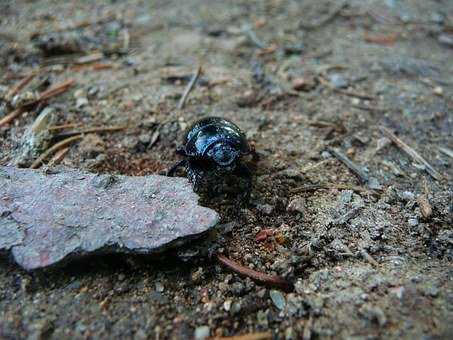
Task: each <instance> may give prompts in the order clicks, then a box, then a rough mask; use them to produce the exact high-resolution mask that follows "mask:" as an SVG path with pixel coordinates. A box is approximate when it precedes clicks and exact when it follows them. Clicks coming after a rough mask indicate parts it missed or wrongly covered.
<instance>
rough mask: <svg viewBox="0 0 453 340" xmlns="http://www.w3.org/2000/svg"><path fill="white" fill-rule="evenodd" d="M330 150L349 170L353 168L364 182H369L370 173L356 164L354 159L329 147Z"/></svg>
mask: <svg viewBox="0 0 453 340" xmlns="http://www.w3.org/2000/svg"><path fill="white" fill-rule="evenodd" d="M328 151H329V152H330V153H331V154H332V155H333V156H334V157H335V158H337V159H338V160H339V161H341V162H342V163H343V164H344V165H346V166H347V167H348V168H349V170H351V171H352V172H353V173H354V174H355V175H356V176H357V177H358V178H359V180H360V181H361V182H362V183H368V181H369V179H370V178H369V177H368V175H367V174H366V173H365V172H364V171H363V170H362V169H361V168H360V167H359V166H358V165H356V164H355V163H354V162H353V161H351V160H350V159H349V158H348V157H346V156H345V155H343V154H342V153H341V152H339V151H337V150H335V149H332V148H328Z"/></svg>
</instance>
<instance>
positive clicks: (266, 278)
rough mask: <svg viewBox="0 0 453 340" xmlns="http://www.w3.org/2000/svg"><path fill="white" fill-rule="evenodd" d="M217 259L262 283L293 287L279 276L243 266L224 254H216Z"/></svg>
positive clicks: (283, 287)
mask: <svg viewBox="0 0 453 340" xmlns="http://www.w3.org/2000/svg"><path fill="white" fill-rule="evenodd" d="M217 259H218V260H219V262H220V263H222V264H224V265H225V266H227V267H228V268H230V269H231V270H233V271H234V272H236V273H238V274H241V275H244V276H247V277H249V278H251V279H253V280H255V281H257V282H260V283H262V284H265V285H269V286H277V287H280V288H282V289H284V290H292V288H293V285H292V284H291V283H290V282H288V281H286V280H285V279H284V278H282V277H281V276H277V275H269V274H265V273H262V272H258V271H256V270H253V269H250V268H247V267H244V266H242V265H240V264H239V263H237V262H235V261H233V260H230V259H229V258H227V257H226V256H224V255H217Z"/></svg>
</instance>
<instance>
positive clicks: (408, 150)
mask: <svg viewBox="0 0 453 340" xmlns="http://www.w3.org/2000/svg"><path fill="white" fill-rule="evenodd" d="M379 129H380V130H381V132H382V133H383V134H384V135H385V136H386V137H387V138H389V139H390V140H391V141H392V142H393V143H394V144H395V145H396V146H397V147H399V148H400V149H401V150H403V151H404V152H405V153H406V154H408V155H409V156H410V157H412V159H413V160H414V161H416V162H418V163H421V164H423V165H424V166H425V169H426V172H427V173H429V174H430V175H431V176H432V177H433V178H434V179H436V180H438V181H440V180H442V178H443V177H442V175H441V174H440V173H439V172H437V171H436V170H435V169H434V168H433V167H432V166H431V165H430V164H429V163H428V162H427V161H426V160H425V159H424V158H423V157H422V156H420V155H419V154H418V152H417V151H415V150H414V149H412V148H411V147H410V146H409V145H407V144H406V143H404V142H403V141H402V140H401V139H399V138H398V137H396V136H395V134H394V133H393V132H391V131H390V130H389V129H387V128H386V127H384V126H381V127H380V128H379Z"/></svg>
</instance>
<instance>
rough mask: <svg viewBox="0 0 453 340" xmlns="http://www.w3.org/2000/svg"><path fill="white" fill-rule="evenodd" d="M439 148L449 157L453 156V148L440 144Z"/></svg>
mask: <svg viewBox="0 0 453 340" xmlns="http://www.w3.org/2000/svg"><path fill="white" fill-rule="evenodd" d="M439 150H440V152H442V153H443V154H445V155H447V156H448V157H450V158H453V150H452V149H449V148H445V147H442V146H440V147H439Z"/></svg>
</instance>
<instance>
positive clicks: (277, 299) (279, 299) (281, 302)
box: [269, 290, 286, 310]
mask: <svg viewBox="0 0 453 340" xmlns="http://www.w3.org/2000/svg"><path fill="white" fill-rule="evenodd" d="M269 296H270V297H271V300H272V302H273V303H274V306H275V307H277V308H278V309H280V310H283V309H284V308H285V305H286V301H285V297H284V296H283V294H282V293H281V292H279V291H278V290H271V291H270V292H269Z"/></svg>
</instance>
